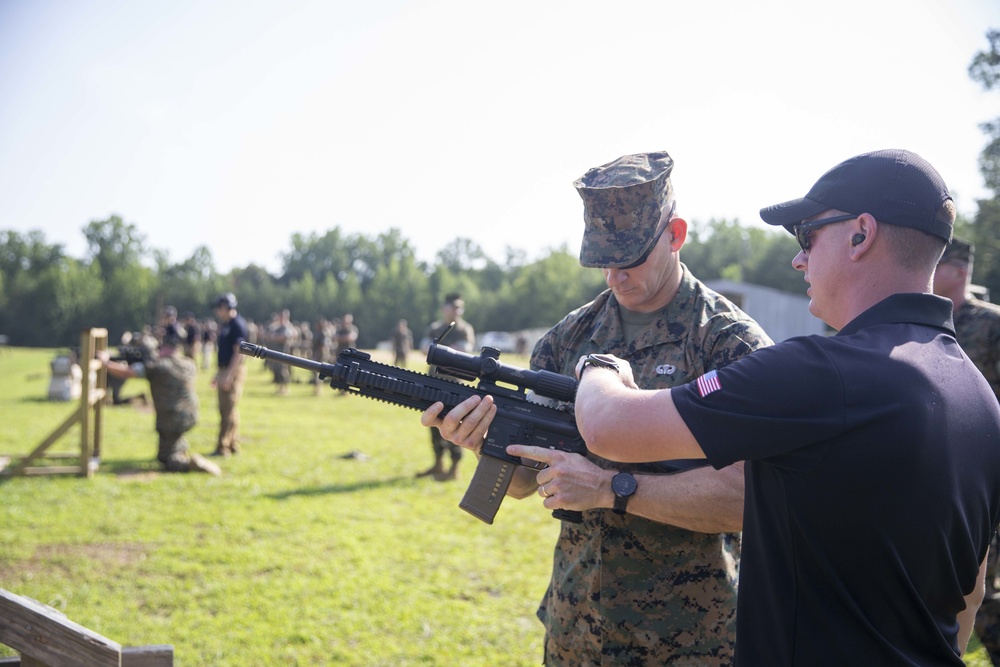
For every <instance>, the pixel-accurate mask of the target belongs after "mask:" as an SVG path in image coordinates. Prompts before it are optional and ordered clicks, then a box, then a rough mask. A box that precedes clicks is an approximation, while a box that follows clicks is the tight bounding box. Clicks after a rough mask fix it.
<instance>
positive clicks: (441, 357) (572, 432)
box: [240, 341, 587, 524]
mask: <svg viewBox="0 0 1000 667" xmlns="http://www.w3.org/2000/svg"><path fill="white" fill-rule="evenodd" d="M240 353H241V354H245V355H248V356H251V357H256V358H258V359H268V360H271V361H276V362H279V363H282V364H288V365H290V366H296V367H298V368H303V369H305V370H309V371H313V372H314V373H317V374H318V375H319V378H320V380H329V381H330V386H331V387H332V388H334V389H340V390H345V391H347V392H349V393H353V394H358V395H359V396H365V397H367V398H373V399H375V400H379V401H384V402H386V403H392V404H394V405H402V406H404V407H408V408H413V409H414V410H420V411H423V410H426V409H427V408H429V407H430V406H431V405H433V404H434V403H436V402H437V401H441V402H442V403H444V410H442V411H441V414H442V416H443V415H445V414H447V412H448V411H449V410H451V409H452V408H454V407H455V406H456V405H458V404H459V403H461V402H462V401H464V400H465V399H467V398H469V397H470V396H486V395H487V394H490V395H491V396H493V399H494V401H495V403H496V406H497V412H496V416H495V417H494V418H493V423H492V424H490V430H489V432H488V433H487V434H486V439H485V440H484V441H483V448H482V452H481V453H482V456H481V457H480V459H479V464H478V465H477V466H476V471H475V473H473V476H472V481H471V482H470V483H469V488H468V489H466V491H465V496H464V497H463V498H462V501H461V502H460V503H459V504H458V506H459V507H461V508H462V509H463V510H465V511H466V512H468V513H469V514H472V515H473V516H474V517H476V518H477V519H479V520H480V521H484V522H486V523H489V524H492V523H493V518H494V517H495V516H496V514H497V511H498V510H499V509H500V503H501V502H502V501H503V497H504V496H505V495H506V494H507V489H508V487H510V483H511V480H512V478H513V473H514V470H515V469H516V467H517V466H519V465H520V466H526V467H528V468H533V469H535V470H540V469H542V468H544V467H545V465H544V464H543V463H540V462H538V461H532V460H531V459H524V458H521V457H519V456H511V455H510V454H508V453H507V445H512V444H515V443H518V444H527V445H534V446H536V447H548V448H550V449H558V450H562V451H566V452H573V453H576V454H586V453H587V446H586V445H585V444H584V442H583V438H582V437H581V436H580V432H579V431H577V430H576V419H575V417H574V416H573V413H572V412H571V411H569V410H564V409H559V408H553V407H549V406H548V405H542V404H541V403H536V402H534V401H531V400H530V399H529V398H528V396H527V393H526V391H527V390H528V389H531V390H532V391H534V392H535V393H536V394H538V395H539V396H544V397H547V398H552V399H555V400H557V401H562V402H564V403H571V402H572V401H573V399H574V398H575V397H576V387H577V381H576V379H575V378H571V377H567V376H565V375H560V374H558V373H552V372H550V371H530V370H526V369H523V368H517V367H515V366H506V365H504V364H502V363H501V362H500V361H499V357H500V351H499V350H497V349H495V348H490V347H484V348H483V349H482V355H480V356H474V355H471V354H467V353H465V352H460V351H458V350H454V349H452V348H450V347H447V346H445V345H440V344H438V343H434V344H432V345H431V346H430V349H429V350H428V351H427V363H428V364H431V365H432V366H436V370H437V372H438V373H440V374H442V375H448V376H450V377H456V378H459V379H461V380H467V381H473V380H476V379H478V380H479V382H478V383H477V384H476V385H475V386H472V385H468V384H464V383H461V382H457V381H455V380H451V379H448V378H439V377H434V376H431V375H427V374H425V373H418V372H416V371H411V370H407V369H405V368H399V367H398V366H392V365H389V364H383V363H379V362H377V361H372V359H371V355H370V354H368V353H366V352H362V351H360V350H356V349H354V348H348V349H346V350H343V351H341V352H340V353H339V354H338V355H337V362H336V363H333V364H327V363H322V362H318V361H313V360H312V359H305V358H303V357H297V356H295V355H292V354H285V353H283V352H277V351H275V350H269V349H268V348H266V347H264V346H262V345H254V344H253V343H248V342H246V341H243V342H241V343H240ZM500 383H504V384H500ZM508 385H510V386H508ZM552 516H554V517H555V518H557V519H561V520H563V521H569V522H572V523H580V522H581V521H582V520H583V515H582V514H581V513H580V512H576V511H572V510H563V509H558V510H554V511H553V512H552Z"/></svg>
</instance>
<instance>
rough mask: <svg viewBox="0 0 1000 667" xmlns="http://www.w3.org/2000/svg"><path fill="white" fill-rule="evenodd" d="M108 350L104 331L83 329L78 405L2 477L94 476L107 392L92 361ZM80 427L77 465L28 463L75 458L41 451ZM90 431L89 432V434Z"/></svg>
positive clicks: (100, 370) (99, 368)
mask: <svg viewBox="0 0 1000 667" xmlns="http://www.w3.org/2000/svg"><path fill="white" fill-rule="evenodd" d="M106 349H108V330H107V329H84V331H83V333H82V334H81V336H80V362H81V368H82V370H83V386H82V390H81V391H80V406H79V407H78V408H77V409H76V410H75V411H74V412H73V414H71V415H70V416H69V417H68V418H67V419H66V421H64V422H63V423H62V424H60V425H59V426H58V427H57V428H56V430H54V431H53V432H52V433H50V434H49V436H48V437H46V438H45V440H43V441H42V443H41V444H40V445H38V446H37V447H35V449H34V450H32V452H31V453H30V454H28V455H27V456H25V457H24V458H23V459H21V460H20V461H19V462H18V463H17V464H16V465H14V466H12V467H11V468H6V469H2V470H0V474H2V475H4V476H10V477H14V476H17V475H46V474H64V473H69V474H77V475H80V476H82V477H91V476H93V474H94V470H95V469H96V465H92V464H91V461H93V462H94V463H95V464H96V461H97V457H99V456H100V454H101V436H102V429H103V425H104V396H105V394H106V393H107V369H106V368H104V364H102V363H101V362H100V360H98V359H97V358H96V354H97V351H98V350H106ZM91 370H94V371H96V372H97V382H96V386H95V387H93V388H91V386H90V371H91ZM77 423H79V424H80V427H81V429H80V430H81V432H80V456H79V458H80V461H79V463H78V465H64V466H35V467H33V466H32V465H31V464H32V463H33V462H34V461H35V460H36V459H39V458H54V459H65V458H76V455H75V454H46V453H45V452H46V451H47V450H48V448H49V447H51V446H52V445H53V444H55V442H56V441H57V440H58V439H59V438H61V437H62V436H63V435H65V434H66V433H67V432H68V431H69V430H70V429H71V428H72V427H73V426H74V425H76V424H77ZM91 429H93V433H92V432H91Z"/></svg>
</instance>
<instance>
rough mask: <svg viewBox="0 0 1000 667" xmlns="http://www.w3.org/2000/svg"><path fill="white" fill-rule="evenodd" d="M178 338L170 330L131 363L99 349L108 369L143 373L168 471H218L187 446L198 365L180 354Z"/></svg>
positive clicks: (195, 405) (195, 412)
mask: <svg viewBox="0 0 1000 667" xmlns="http://www.w3.org/2000/svg"><path fill="white" fill-rule="evenodd" d="M182 351H183V350H182V347H181V340H180V338H179V337H178V336H177V335H176V334H173V333H168V334H166V335H165V336H164V337H163V343H162V344H161V345H160V347H159V351H158V352H157V353H155V355H154V354H150V355H148V356H147V357H146V358H144V359H143V361H141V362H137V363H134V364H131V365H128V364H125V363H122V362H118V361H110V360H109V357H110V355H109V354H108V352H107V351H106V350H105V351H102V352H101V353H100V358H101V361H103V362H104V364H105V366H106V367H107V369H108V373H109V374H110V375H113V376H115V377H119V378H133V377H139V378H141V377H144V378H146V379H147V380H149V392H150V394H152V397H153V407H154V408H155V409H156V432H157V434H158V435H159V439H160V445H159V453H158V454H157V457H156V458H157V459H158V460H159V461H160V463H162V464H163V467H164V469H165V470H166V471H167V472H189V471H202V472H208V473H211V474H213V475H219V474H221V472H222V471H221V470H220V469H219V466H217V465H215V464H214V463H212V462H211V461H209V460H207V459H205V458H204V457H202V456H201V455H199V454H197V453H196V452H192V451H191V450H190V447H188V443H187V440H186V439H185V438H184V434H185V433H186V432H187V431H189V430H191V428H193V427H194V425H195V424H197V423H198V395H197V394H196V393H195V385H194V383H195V377H196V375H197V366H195V363H194V362H193V361H192V360H191V359H188V358H187V357H185V356H184V355H183V354H182Z"/></svg>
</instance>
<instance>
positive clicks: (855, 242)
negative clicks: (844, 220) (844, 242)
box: [851, 234, 865, 245]
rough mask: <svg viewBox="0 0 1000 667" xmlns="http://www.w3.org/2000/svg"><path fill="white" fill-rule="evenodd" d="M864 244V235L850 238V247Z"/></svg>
mask: <svg viewBox="0 0 1000 667" xmlns="http://www.w3.org/2000/svg"><path fill="white" fill-rule="evenodd" d="M864 242H865V235H864V234H855V235H854V236H852V237H851V245H861V244H862V243H864Z"/></svg>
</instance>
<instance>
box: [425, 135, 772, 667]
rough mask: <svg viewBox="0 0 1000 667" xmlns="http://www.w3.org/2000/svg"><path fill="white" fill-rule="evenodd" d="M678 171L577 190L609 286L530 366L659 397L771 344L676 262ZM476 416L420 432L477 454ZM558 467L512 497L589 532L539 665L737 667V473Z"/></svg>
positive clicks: (619, 176) (624, 167)
mask: <svg viewBox="0 0 1000 667" xmlns="http://www.w3.org/2000/svg"><path fill="white" fill-rule="evenodd" d="M672 168H673V160H672V159H671V158H670V156H669V155H668V154H667V153H665V152H660V153H646V154H639V155H629V156H625V157H622V158H619V159H618V160H615V161H614V162H611V163H608V164H606V165H603V166H602V167H598V168H596V169H592V170H590V171H588V172H587V174H585V175H584V176H583V177H582V178H580V179H579V180H577V181H576V182H575V183H574V186H575V187H576V188H577V191H578V192H579V194H580V196H581V197H582V198H583V201H584V221H585V225H586V229H585V232H584V237H583V245H582V247H581V251H580V263H581V264H582V265H583V266H589V267H599V268H601V269H602V270H603V271H604V276H605V280H606V282H607V283H608V286H609V289H608V290H606V291H605V292H603V293H601V294H600V295H599V296H598V297H597V298H596V299H595V300H594V301H593V302H591V303H589V304H587V305H585V306H583V307H581V308H579V309H577V310H575V311H573V312H572V313H570V314H569V315H567V316H566V317H565V318H564V319H563V320H562V321H561V322H559V323H558V324H557V325H556V326H555V327H553V328H552V329H551V330H550V331H549V332H548V333H546V334H545V335H544V336H543V337H542V338H541V339H540V340H539V342H538V344H537V345H536V346H535V349H534V352H533V354H532V359H531V366H532V368H534V369H536V370H549V371H553V372H557V373H562V374H566V375H573V374H574V372H575V367H576V365H577V362H578V361H579V359H580V357H581V356H582V355H585V354H589V353H598V352H605V353H611V354H614V355H616V356H618V357H621V358H623V359H626V360H627V361H628V362H629V363H630V365H631V367H632V370H633V374H634V376H635V381H636V383H637V384H638V385H639V387H640V388H643V389H659V388H664V387H673V386H676V385H680V384H684V383H686V382H689V381H690V380H693V379H694V378H697V377H698V376H700V375H703V374H704V373H706V372H707V371H709V370H712V369H716V368H719V367H722V366H725V365H726V364H729V363H730V362H732V361H735V360H736V359H738V358H740V357H742V356H744V355H746V354H749V353H750V352H752V351H753V350H755V349H758V348H761V347H765V346H768V345H770V344H771V341H770V339H769V338H768V336H767V334H766V333H764V331H763V330H762V329H761V327H760V326H759V325H758V324H757V323H756V322H754V321H753V320H752V319H751V318H750V317H749V316H747V315H746V314H745V313H743V312H742V311H741V310H739V308H737V307H736V306H734V305H733V304H732V303H730V302H729V301H728V300H726V299H725V298H724V297H722V296H720V295H719V294H717V293H715V292H713V291H712V290H710V289H708V288H707V287H706V286H705V285H704V284H703V283H701V282H700V281H699V280H697V279H696V278H695V277H694V276H693V275H692V274H691V273H690V271H688V270H687V268H686V267H685V266H684V265H683V264H682V263H681V262H680V259H679V254H678V253H679V251H680V248H681V246H682V245H683V243H684V239H685V238H686V233H687V223H686V222H685V221H684V220H683V219H682V218H679V217H674V215H673V214H674V210H675V202H674V197H673V188H672V185H671V183H670V173H671V171H672ZM535 400H538V399H537V398H536V399H535ZM473 409H474V408H466V407H465V405H463V406H459V407H457V408H453V409H452V410H451V411H450V412H449V414H448V415H447V419H446V420H442V419H440V418H437V419H435V418H434V417H435V413H434V412H433V410H434V409H433V408H432V409H431V410H428V411H427V413H425V416H424V419H423V420H422V421H423V422H424V423H440V424H441V428H442V429H443V431H445V432H446V435H447V436H448V437H449V438H451V439H453V440H455V441H456V442H460V443H461V444H463V445H464V446H466V447H470V448H475V447H476V445H477V439H478V444H480V445H481V440H482V431H481V430H478V431H477V429H482V428H484V426H483V424H487V425H488V421H487V420H485V419H476V415H475V414H473V413H472V410H473ZM458 420H462V421H461V423H459V422H458ZM552 458H553V461H552V462H550V463H549V467H548V468H547V469H545V470H543V471H541V472H538V473H537V475H536V473H535V472H534V471H533V470H530V469H528V468H523V467H522V468H518V470H517V472H516V473H515V476H514V481H513V482H512V484H511V487H510V489H509V490H508V494H509V495H512V496H515V497H525V496H526V495H527V494H529V493H534V491H535V490H536V489H537V492H538V494H539V495H541V496H543V497H545V498H546V500H545V501H544V502H545V506H546V507H547V508H549V509H554V508H556V507H567V506H566V505H561V504H559V498H560V497H565V498H567V499H568V500H567V501H566V502H568V503H571V504H570V505H569V506H568V507H567V508H568V509H583V522H582V523H580V524H572V523H567V522H563V523H562V526H561V530H560V534H559V539H558V542H557V543H556V547H555V553H554V556H553V568H552V578H551V581H550V583H549V587H548V590H547V591H546V593H545V596H544V598H543V599H542V602H541V605H540V607H539V609H538V617H539V619H540V620H541V621H542V623H543V624H544V626H545V629H546V638H545V664H546V665H565V666H573V667H581V666H590V665H616V666H619V665H624V666H639V665H698V666H704V665H708V666H712V665H730V664H732V661H733V655H734V648H735V641H736V623H735V617H736V589H737V578H738V573H739V559H740V549H741V537H740V534H739V533H738V532H724V531H726V530H738V528H739V525H740V522H741V518H742V497H743V475H742V467H741V464H736V465H735V466H732V467H731V468H727V469H723V470H719V471H716V470H714V469H712V468H711V467H709V466H707V465H706V464H705V462H703V461H699V462H694V461H688V462H672V463H653V464H618V463H615V464H612V463H611V462H609V461H606V460H604V459H601V458H599V457H596V456H593V455H590V456H588V457H587V459H586V460H583V459H581V457H579V456H577V455H573V454H564V453H557V454H556V455H554V456H553V457H552ZM619 471H620V472H626V473H632V474H633V475H634V477H635V479H636V482H637V487H636V491H635V495H633V496H631V497H630V498H629V499H628V502H627V505H626V507H625V510H624V513H619V512H616V511H614V509H612V506H613V501H612V500H609V498H613V494H612V492H611V488H610V480H611V478H612V477H613V474H612V473H617V472H619ZM540 479H544V480H545V481H544V483H542V484H541V486H539V484H538V481H539V480H540ZM547 487H548V488H547ZM588 487H589V488H588ZM591 488H596V490H590V489H591ZM666 498H672V499H675V502H669V501H664V499H666ZM675 505H676V507H675ZM681 506H683V507H681ZM710 508H711V509H710ZM716 509H718V513H719V515H720V518H718V519H716V518H715V516H714V515H713V512H715V510H716ZM723 526H725V527H723Z"/></svg>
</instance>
